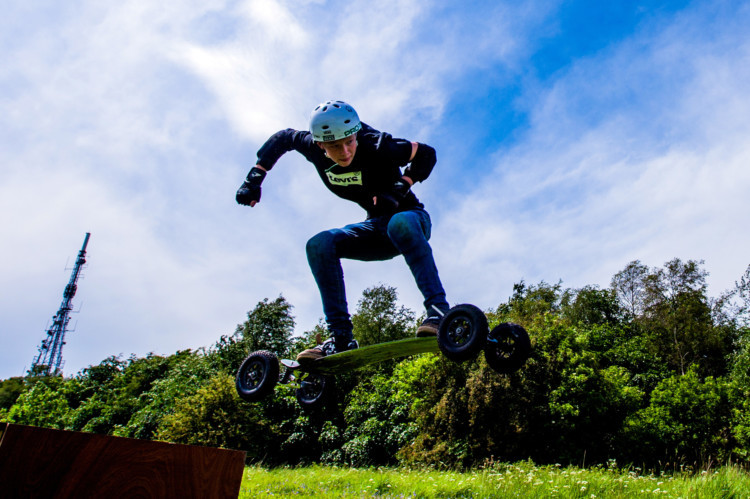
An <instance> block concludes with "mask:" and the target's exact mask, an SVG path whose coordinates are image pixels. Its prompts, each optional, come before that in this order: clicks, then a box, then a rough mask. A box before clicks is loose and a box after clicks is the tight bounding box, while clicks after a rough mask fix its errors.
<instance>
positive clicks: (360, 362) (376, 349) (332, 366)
mask: <svg viewBox="0 0 750 499" xmlns="http://www.w3.org/2000/svg"><path fill="white" fill-rule="evenodd" d="M439 350H440V349H439V347H438V343H437V338H436V337H434V336H433V337H427V338H407V339H405V340H396V341H389V342H386V343H378V344H376V345H367V346H364V347H361V348H358V349H356V350H347V351H346V352H341V353H336V354H333V355H329V356H328V357H323V358H322V359H318V360H315V361H312V362H305V363H302V364H300V365H299V367H297V368H298V369H300V370H302V371H308V372H315V373H320V374H338V373H343V372H347V371H351V370H353V369H357V368H359V367H363V366H367V365H370V364H377V363H378V362H383V361H384V360H389V359H398V358H400V357H408V356H409V355H417V354H420V353H432V352H438V351H439ZM282 362H283V361H282ZM291 362H293V361H291ZM283 363H284V365H287V363H286V362H283ZM295 364H296V362H295ZM289 367H291V366H289Z"/></svg>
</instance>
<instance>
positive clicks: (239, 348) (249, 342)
mask: <svg viewBox="0 0 750 499" xmlns="http://www.w3.org/2000/svg"><path fill="white" fill-rule="evenodd" d="M291 312H292V305H291V304H289V302H287V301H286V299H285V298H284V297H283V296H279V297H278V298H276V299H275V300H274V301H272V302H269V301H268V298H266V299H264V300H263V301H262V302H259V303H258V304H257V305H256V306H255V308H254V309H253V310H252V311H251V312H248V314H247V320H246V321H245V322H243V323H242V324H240V325H238V326H237V329H236V330H235V332H234V334H233V335H231V336H222V337H221V338H220V339H219V341H218V342H217V343H216V345H215V346H214V348H213V351H212V353H213V355H212V361H213V362H214V363H215V364H216V368H217V369H219V370H222V371H224V372H227V373H230V372H233V371H234V370H236V369H237V367H238V366H239V365H240V364H241V363H242V360H243V359H244V358H245V357H246V356H247V354H248V353H249V352H254V351H256V350H269V351H271V352H274V353H275V354H277V355H279V356H280V357H286V356H288V355H289V354H290V353H291V351H290V348H291V347H292V341H291V338H292V333H293V331H294V317H293V316H292V313H291Z"/></svg>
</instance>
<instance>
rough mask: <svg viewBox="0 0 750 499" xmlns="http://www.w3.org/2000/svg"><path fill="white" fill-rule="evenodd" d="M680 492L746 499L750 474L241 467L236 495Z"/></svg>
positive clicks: (525, 466) (517, 467) (526, 467)
mask: <svg viewBox="0 0 750 499" xmlns="http://www.w3.org/2000/svg"><path fill="white" fill-rule="evenodd" d="M265 496H273V497H321V498H322V497H425V498H432V497H446V498H447V497H450V498H454V497H476V498H480V497H482V498H484V497H580V498H594V497H600V498H611V497H614V498H617V497H682V498H691V499H692V498H715V497H721V498H748V497H750V473H748V472H746V471H742V470H740V469H739V468H737V467H729V466H727V467H721V468H717V469H715V470H708V471H702V472H697V473H681V472H677V473H663V474H660V475H653V474H642V473H640V472H639V471H638V470H620V469H617V468H610V469H608V468H603V467H600V468H594V469H581V468H574V467H567V468H564V467H561V466H536V465H534V464H533V463H517V464H507V465H493V466H491V467H488V468H485V469H481V470H476V471H466V472H457V471H435V470H410V469H401V468H369V469H353V468H339V467H324V466H311V467H304V468H274V469H265V468H262V467H248V468H246V470H245V475H244V477H243V480H242V488H241V491H240V497H241V498H253V497H265Z"/></svg>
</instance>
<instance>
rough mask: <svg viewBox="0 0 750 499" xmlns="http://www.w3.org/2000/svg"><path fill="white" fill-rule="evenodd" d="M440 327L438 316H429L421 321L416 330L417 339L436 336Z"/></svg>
mask: <svg viewBox="0 0 750 499" xmlns="http://www.w3.org/2000/svg"><path fill="white" fill-rule="evenodd" d="M439 327H440V316H439V315H431V316H429V317H427V318H426V319H425V320H423V321H422V324H420V325H419V327H418V328H417V338H427V337H429V336H437V334H438V328H439Z"/></svg>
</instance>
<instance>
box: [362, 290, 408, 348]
mask: <svg viewBox="0 0 750 499" xmlns="http://www.w3.org/2000/svg"><path fill="white" fill-rule="evenodd" d="M397 300H398V293H397V292H396V288H392V287H389V286H384V285H380V286H375V287H372V288H368V289H366V290H365V291H364V292H363V293H362V298H361V299H360V300H359V303H358V304H357V312H356V313H355V314H354V315H353V316H352V324H353V325H354V337H355V338H357V340H358V341H359V343H360V345H361V346H365V345H374V344H376V343H384V342H386V341H394V340H399V339H402V338H407V337H409V336H411V334H412V333H411V328H412V326H413V325H414V320H415V317H414V312H412V311H411V310H409V309H408V308H406V307H403V306H402V307H399V306H398V304H397Z"/></svg>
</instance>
